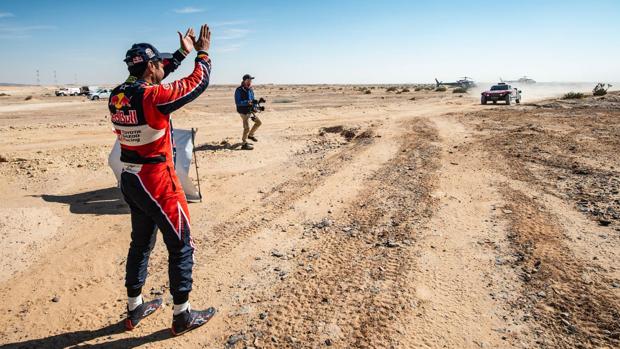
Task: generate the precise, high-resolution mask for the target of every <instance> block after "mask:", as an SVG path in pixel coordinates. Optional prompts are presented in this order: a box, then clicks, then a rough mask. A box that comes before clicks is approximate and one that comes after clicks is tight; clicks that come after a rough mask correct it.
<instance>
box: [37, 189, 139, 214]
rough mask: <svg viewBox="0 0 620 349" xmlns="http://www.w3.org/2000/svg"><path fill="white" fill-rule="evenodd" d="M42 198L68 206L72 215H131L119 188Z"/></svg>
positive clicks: (46, 195) (43, 196)
mask: <svg viewBox="0 0 620 349" xmlns="http://www.w3.org/2000/svg"><path fill="white" fill-rule="evenodd" d="M37 197H39V195H37ZM40 197H41V198H42V199H43V200H45V201H47V202H58V203H62V204H67V205H69V210H70V211H71V213H76V214H94V215H115V214H126V213H129V206H127V204H126V203H125V200H124V199H123V195H122V194H121V190H120V189H119V188H117V187H111V188H106V189H98V190H93V191H88V192H85V193H78V194H71V195H48V194H43V195H40Z"/></svg>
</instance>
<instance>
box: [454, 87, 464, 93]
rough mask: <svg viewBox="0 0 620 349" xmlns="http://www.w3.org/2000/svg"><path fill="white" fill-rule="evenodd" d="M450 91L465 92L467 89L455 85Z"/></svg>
mask: <svg viewBox="0 0 620 349" xmlns="http://www.w3.org/2000/svg"><path fill="white" fill-rule="evenodd" d="M452 93H467V89H466V88H465V87H457V88H455V89H454V90H452Z"/></svg>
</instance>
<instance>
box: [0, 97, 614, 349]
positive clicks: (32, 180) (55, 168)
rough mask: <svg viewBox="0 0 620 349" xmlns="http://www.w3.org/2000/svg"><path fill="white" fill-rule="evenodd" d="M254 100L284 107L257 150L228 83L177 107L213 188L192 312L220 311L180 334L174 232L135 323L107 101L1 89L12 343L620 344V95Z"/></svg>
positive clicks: (7, 335)
mask: <svg viewBox="0 0 620 349" xmlns="http://www.w3.org/2000/svg"><path fill="white" fill-rule="evenodd" d="M256 90H257V94H258V95H260V96H265V97H267V99H268V101H270V102H271V103H270V104H269V110H268V112H266V113H265V114H263V116H262V117H263V122H264V126H263V127H262V128H261V129H260V130H259V132H258V134H257V137H259V142H258V143H256V144H255V148H256V149H255V150H254V151H252V152H248V151H241V150H238V146H239V144H237V142H238V138H239V134H240V126H241V122H240V119H239V117H238V115H236V114H235V113H234V112H233V110H232V108H231V105H230V103H231V101H232V97H231V96H232V91H233V88H232V87H223V86H222V87H214V88H212V89H210V90H209V92H208V93H207V94H206V95H205V96H202V97H201V98H199V99H198V100H197V101H196V102H195V103H194V104H192V105H191V106H188V107H187V108H185V109H183V110H181V111H179V112H178V113H177V114H176V118H175V125H176V127H181V128H189V127H198V129H199V133H198V138H197V143H198V147H197V149H198V151H197V156H198V160H199V163H200V165H201V171H202V172H201V174H200V175H201V178H200V179H201V183H202V184H203V193H206V197H205V200H204V201H203V202H202V203H195V204H191V205H190V212H191V216H192V229H193V230H192V234H193V235H194V239H195V242H196V245H197V250H196V254H195V260H196V265H195V270H194V280H195V286H194V291H193V292H192V294H191V302H192V307H194V308H201V307H206V306H215V307H216V308H217V309H218V314H217V316H216V317H215V318H214V319H213V320H212V321H211V322H210V323H209V324H207V325H206V326H205V327H203V328H201V329H199V330H197V331H195V332H192V333H189V334H187V335H184V336H181V337H179V338H171V337H170V334H169V332H168V327H169V326H170V320H171V307H170V304H169V303H170V302H171V297H170V296H169V294H168V289H167V284H168V282H167V267H166V265H167V253H166V251H165V247H164V245H163V243H162V241H161V239H160V241H159V242H158V244H157V245H156V247H155V250H154V252H153V255H152V257H151V262H150V269H149V279H148V281H147V284H146V286H145V288H144V289H145V291H146V294H145V297H146V298H151V297H155V296H159V295H162V296H163V297H164V298H165V300H166V303H167V307H166V308H164V309H163V311H160V312H158V313H156V314H154V315H153V316H152V317H151V318H149V319H148V320H146V321H144V322H143V323H142V324H141V326H140V327H139V328H138V329H136V330H135V331H133V332H129V333H128V332H124V331H123V329H122V325H121V320H122V318H123V315H124V309H125V301H126V299H125V291H124V288H123V281H124V280H123V278H124V268H125V258H126V253H127V247H128V243H129V232H130V224H129V215H128V209H127V207H126V206H125V204H124V202H123V200H122V198H121V197H120V195H119V192H118V190H117V189H116V188H115V181H114V177H113V175H112V173H111V171H110V170H109V169H108V168H107V165H106V161H107V154H108V152H109V150H110V147H111V144H112V142H113V134H112V133H111V132H110V125H109V124H108V120H107V115H106V112H105V110H106V105H105V102H81V101H80V100H79V99H77V98H76V99H75V100H73V99H71V100H70V99H54V98H52V97H45V96H40V97H37V98H35V99H37V100H36V101H27V102H24V101H20V100H18V99H17V97H1V98H7V99H6V100H0V103H5V102H4V101H6V103H5V104H2V106H0V133H2V136H3V137H1V139H0V156H1V157H2V158H0V177H1V178H2V181H0V194H2V197H3V199H4V200H3V202H2V203H1V204H0V234H1V235H0V236H1V239H2V240H1V242H0V247H1V248H2V250H3V251H5V252H4V253H3V254H2V256H1V257H0V264H1V265H2V271H1V273H0V291H1V292H2V294H3V295H4V297H3V300H2V301H1V302H0V319H1V321H2V324H3V326H2V327H1V328H0V344H2V345H4V347H7V348H21V347H24V348H31V347H32V348H43V347H45V348H56V347H72V346H78V347H82V346H83V347H95V348H98V347H102V348H109V347H112V348H128V347H146V348H171V347H187V348H197V347H203V348H223V347H225V348H322V347H334V348H533V347H535V348H574V347H578V348H579V347H581V348H614V347H618V346H619V345H620V325H619V324H620V272H619V270H618V265H620V263H619V262H620V258H619V251H620V249H619V248H618V247H619V246H620V216H618V215H619V214H620V207H619V206H620V196H619V194H618V186H619V183H620V176H619V172H618V169H620V160H619V158H618V156H617V152H618V151H620V143H619V139H620V138H619V137H618V136H620V122H619V121H618V120H620V119H619V118H618V117H619V116H620V106H619V102H618V100H620V97H619V96H618V95H611V96H608V97H607V98H606V99H592V98H589V99H586V100H583V101H579V102H574V103H569V102H563V101H559V102H540V103H538V104H532V105H525V106H510V107H503V106H487V107H485V108H482V107H481V106H479V105H478V103H477V101H476V99H475V96H468V95H465V96H460V95H458V94H453V93H451V91H448V92H447V93H439V92H430V91H417V92H414V91H411V92H401V93H398V94H396V93H394V92H387V91H386V89H385V88H384V87H378V88H373V89H372V90H370V91H372V93H370V94H366V93H364V92H362V91H361V90H360V89H358V88H356V87H351V86H263V87H258V88H257V89H256ZM31 93H32V94H35V95H36V94H37V93H41V91H32V92H31ZM22 95H23V94H22ZM20 98H21V97H20ZM54 103H59V104H61V105H54V106H53V107H47V106H48V105H52V104H54ZM20 104H25V105H26V106H22V107H20ZM35 111H36V112H35ZM2 159H4V160H2Z"/></svg>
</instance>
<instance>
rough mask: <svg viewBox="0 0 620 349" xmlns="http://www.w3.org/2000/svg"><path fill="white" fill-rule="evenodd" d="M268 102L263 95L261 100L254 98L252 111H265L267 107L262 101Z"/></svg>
mask: <svg viewBox="0 0 620 349" xmlns="http://www.w3.org/2000/svg"><path fill="white" fill-rule="evenodd" d="M265 102H267V101H266V100H265V99H264V98H263V97H261V98H260V99H259V100H256V99H254V100H252V109H253V110H252V111H253V112H261V111H265V107H264V106H262V105H261V103H265Z"/></svg>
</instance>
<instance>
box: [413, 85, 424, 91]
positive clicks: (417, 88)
mask: <svg viewBox="0 0 620 349" xmlns="http://www.w3.org/2000/svg"><path fill="white" fill-rule="evenodd" d="M413 90H414V91H416V92H418V91H422V88H421V87H419V86H418V87H416V88H415V89H413Z"/></svg>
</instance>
